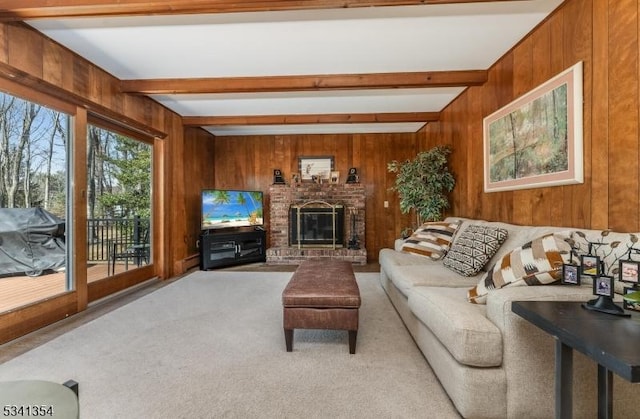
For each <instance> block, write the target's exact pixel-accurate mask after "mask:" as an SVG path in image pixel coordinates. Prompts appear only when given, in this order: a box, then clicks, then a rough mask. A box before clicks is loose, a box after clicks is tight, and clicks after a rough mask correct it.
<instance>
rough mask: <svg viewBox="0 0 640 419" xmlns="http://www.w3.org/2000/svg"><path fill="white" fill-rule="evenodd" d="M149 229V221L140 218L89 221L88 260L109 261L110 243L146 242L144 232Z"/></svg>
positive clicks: (95, 219)
mask: <svg viewBox="0 0 640 419" xmlns="http://www.w3.org/2000/svg"><path fill="white" fill-rule="evenodd" d="M148 229H149V219H148V218H141V217H140V216H134V217H133V218H90V219H87V260H88V261H89V262H106V261H108V260H109V244H110V243H114V242H120V241H128V242H130V243H135V244H140V243H142V241H143V240H144V237H145V234H144V232H145V231H148ZM147 236H148V235H147Z"/></svg>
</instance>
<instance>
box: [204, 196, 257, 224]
mask: <svg viewBox="0 0 640 419" xmlns="http://www.w3.org/2000/svg"><path fill="white" fill-rule="evenodd" d="M262 198H263V196H262V192H261V191H238V190H230V189H205V190H203V191H202V218H201V228H202V230H213V229H221V228H232V227H249V226H262V225H263V224H264V218H263V213H262V209H263V205H262V203H263V199H262Z"/></svg>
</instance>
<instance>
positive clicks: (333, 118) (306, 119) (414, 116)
mask: <svg viewBox="0 0 640 419" xmlns="http://www.w3.org/2000/svg"><path fill="white" fill-rule="evenodd" d="M439 119H440V113H439V112H404V113H366V114H364V113H360V114H306V115H238V116H184V117H182V124H183V125H184V126H188V127H203V126H211V125H217V126H221V125H304V124H368V123H385V122H386V123H391V122H433V121H438V120H439Z"/></svg>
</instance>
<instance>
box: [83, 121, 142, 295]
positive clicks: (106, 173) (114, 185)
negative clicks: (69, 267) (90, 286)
mask: <svg viewBox="0 0 640 419" xmlns="http://www.w3.org/2000/svg"><path fill="white" fill-rule="evenodd" d="M152 150H153V148H152V146H151V145H150V144H147V143H145V142H143V141H141V140H138V139H135V138H133V137H132V136H131V135H126V134H124V133H121V132H118V131H116V130H113V129H106V128H103V127H100V126H96V125H89V126H88V132H87V245H88V248H87V249H88V252H87V259H88V260H87V280H88V282H89V283H91V282H93V281H97V280H101V279H104V278H108V277H113V276H117V275H122V274H126V273H127V272H129V271H130V270H135V269H138V268H141V267H144V266H148V265H150V264H151V263H152V257H153V254H152V252H151V248H152V246H151V238H152V234H151V228H152V225H151V214H152V211H151V191H152V158H153V155H152Z"/></svg>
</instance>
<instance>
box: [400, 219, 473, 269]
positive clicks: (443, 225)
mask: <svg viewBox="0 0 640 419" xmlns="http://www.w3.org/2000/svg"><path fill="white" fill-rule="evenodd" d="M459 226H460V223H459V222H452V223H447V222H432V223H424V224H423V225H421V226H420V227H419V228H418V229H417V230H416V231H415V232H414V233H413V234H412V235H411V237H409V238H408V239H407V240H405V242H404V243H403V245H402V251H404V252H409V253H413V254H415V255H418V256H426V257H429V258H431V259H433V260H438V259H441V258H443V257H444V255H445V254H446V253H447V251H448V250H449V247H450V246H451V241H452V240H453V235H454V233H455V232H456V230H457V229H458V227H459Z"/></svg>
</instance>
